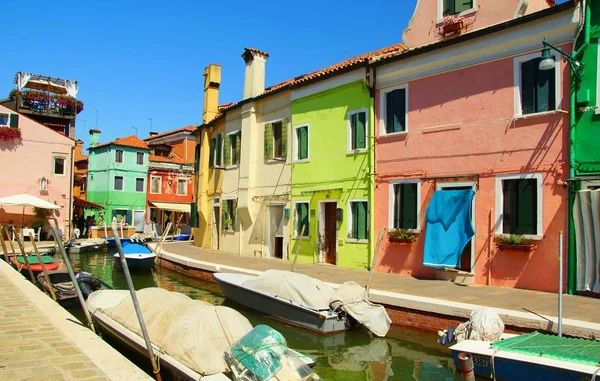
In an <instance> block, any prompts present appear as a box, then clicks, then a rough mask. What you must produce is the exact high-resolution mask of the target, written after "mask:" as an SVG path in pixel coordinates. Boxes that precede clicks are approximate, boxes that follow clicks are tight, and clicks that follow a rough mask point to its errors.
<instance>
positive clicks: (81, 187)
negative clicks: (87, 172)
mask: <svg viewBox="0 0 600 381" xmlns="http://www.w3.org/2000/svg"><path fill="white" fill-rule="evenodd" d="M86 189H87V177H82V178H81V183H80V185H79V191H80V192H81V193H85V190H86Z"/></svg>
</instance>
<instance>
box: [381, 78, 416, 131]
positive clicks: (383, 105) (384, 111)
mask: <svg viewBox="0 0 600 381" xmlns="http://www.w3.org/2000/svg"><path fill="white" fill-rule="evenodd" d="M400 89H404V91H405V94H406V96H405V97H404V108H405V110H406V113H405V114H404V125H405V126H406V128H405V129H404V131H400V132H392V133H389V134H388V133H386V131H385V127H386V122H387V120H386V118H387V102H386V95H387V94H388V93H391V92H392V91H394V90H400ZM408 94H409V92H408V83H403V84H401V85H395V86H391V87H387V88H384V89H381V90H380V91H379V134H380V135H381V136H397V135H406V134H408V114H409V109H408V105H409V101H408V96H409V95H408Z"/></svg>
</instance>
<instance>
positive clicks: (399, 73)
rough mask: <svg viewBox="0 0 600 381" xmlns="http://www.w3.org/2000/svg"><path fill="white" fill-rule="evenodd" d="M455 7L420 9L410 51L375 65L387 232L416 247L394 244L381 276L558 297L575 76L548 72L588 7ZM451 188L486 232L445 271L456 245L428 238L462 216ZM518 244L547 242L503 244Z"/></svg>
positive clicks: (384, 250) (434, 3) (430, 2)
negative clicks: (547, 55) (555, 51)
mask: <svg viewBox="0 0 600 381" xmlns="http://www.w3.org/2000/svg"><path fill="white" fill-rule="evenodd" d="M447 3H448V4H450V3H453V2H451V1H450V2H449V1H445V0H420V1H419V2H418V5H417V9H416V11H415V14H414V16H413V18H412V21H411V23H410V24H409V26H408V29H407V30H406V32H405V33H404V38H405V41H404V42H405V43H406V45H407V46H408V48H409V49H408V50H407V51H405V52H403V53H401V54H393V55H391V56H384V57H381V58H380V59H379V60H375V62H374V64H373V66H374V68H373V74H374V77H375V78H376V81H377V82H376V94H375V114H376V116H375V119H376V120H375V135H376V143H377V144H376V151H375V163H376V165H375V210H374V215H375V217H374V218H375V221H374V223H375V228H376V229H377V231H379V230H380V229H383V228H388V229H405V230H408V231H410V232H413V233H414V235H415V237H416V240H415V241H414V242H413V243H410V244H400V243H396V242H392V240H391V239H384V240H383V241H382V243H381V246H380V251H379V253H378V260H377V264H376V271H380V272H390V273H397V274H403V275H412V276H415V277H422V278H429V279H435V278H438V279H454V280H455V281H457V282H458V281H463V282H468V283H470V282H473V283H477V284H488V285H494V286H504V287H515V288H524V289H532V290H542V291H556V290H557V287H558V280H557V279H558V251H559V245H558V235H559V231H564V232H566V208H567V205H566V189H565V188H564V187H563V182H562V180H563V179H566V178H567V177H568V167H567V164H568V152H569V149H568V126H569V112H568V110H569V69H568V66H567V65H566V64H564V63H562V62H561V60H560V58H559V57H555V58H556V59H555V66H554V68H553V69H551V70H540V68H539V65H538V64H539V61H540V57H541V54H540V50H541V48H542V40H543V39H544V38H546V39H547V40H548V41H550V42H551V43H553V44H555V45H558V46H559V47H560V48H561V49H563V50H564V51H567V52H570V51H571V42H570V41H572V40H573V37H574V36H575V33H576V29H577V27H578V24H577V22H578V10H577V9H576V8H575V6H574V3H572V2H569V3H565V4H561V5H557V6H551V5H553V4H552V3H553V2H547V1H541V2H540V1H529V2H528V3H529V8H528V7H527V6H525V8H524V9H523V8H522V6H523V3H527V2H522V1H516V0H515V1H506V2H498V1H492V0H487V1H486V0H473V1H471V2H465V1H460V2H456V3H457V4H458V3H460V4H461V6H464V4H466V3H469V6H468V7H467V8H468V9H466V8H465V9H462V8H461V9H459V10H458V12H457V13H454V14H453V13H448V10H447V9H445V8H444V7H446V6H448V4H447ZM500 3H502V4H500ZM453 6H454V5H453V4H451V6H450V7H451V8H452V7H453ZM452 9H454V8H452ZM444 16H446V17H447V16H450V18H447V19H446V22H445V24H446V25H450V27H448V28H446V29H447V30H446V29H444ZM453 20H454V21H453ZM457 20H458V21H457ZM454 22H456V23H458V24H459V25H457V26H452V25H453V23H454ZM432 25H433V27H432ZM446 32H447V33H446ZM448 190H455V194H457V195H458V194H461V195H462V194H464V195H465V197H469V198H468V199H465V200H467V201H465V202H464V204H461V205H462V206H461V208H463V209H464V211H465V214H464V215H465V216H467V217H466V218H467V219H468V220H469V222H470V223H471V224H472V227H473V228H474V233H473V235H472V237H471V238H470V234H467V233H468V232H467V233H465V231H464V230H465V229H466V228H465V229H463V230H461V234H462V235H461V237H462V238H461V239H459V245H458V246H457V247H460V248H463V247H464V250H462V252H460V250H458V258H454V259H452V260H446V262H444V259H439V258H438V259H435V256H436V254H438V253H436V250H438V249H440V245H442V246H443V244H445V243H443V242H442V244H440V243H439V239H438V241H437V243H436V245H437V246H433V245H432V244H431V242H432V241H431V236H430V237H429V239H430V241H429V242H430V243H429V249H427V248H426V246H427V244H426V242H427V241H428V234H430V235H432V234H434V232H435V230H434V228H433V227H434V225H435V223H436V221H438V220H439V221H443V220H444V219H445V218H447V217H448V216H449V215H450V214H452V213H453V212H452V207H451V204H450V201H444V202H447V203H448V204H443V202H442V203H441V204H440V200H450V198H449V197H448V194H446V195H444V194H443V192H446V191H448ZM471 190H472V191H474V195H472V194H471V193H470V192H471ZM440 192H442V193H440ZM436 193H437V194H436ZM471 197H472V198H471ZM434 199H435V205H434V206H432V207H430V206H431V205H430V204H431V203H432V200H434ZM452 205H454V204H452ZM456 205H458V204H456ZM444 208H446V209H444ZM457 210H458V209H457ZM426 216H427V218H426ZM436 218H437V219H438V220H436ZM465 226H466V225H465ZM466 230H469V229H466ZM435 234H437V233H435ZM511 234H513V235H514V234H518V235H521V236H524V237H525V238H527V239H529V240H530V241H531V242H532V243H533V244H534V245H535V246H532V247H530V249H529V250H526V249H525V250H526V251H512V250H511V247H505V248H502V247H499V246H498V240H499V238H501V237H506V236H508V235H511ZM436 237H438V236H436ZM442 237H443V236H442ZM438 238H439V237H438ZM469 238H470V239H469ZM450 241H452V240H450V239H449V242H450ZM452 242H454V241H452ZM463 245H464V246H463ZM441 249H444V248H443V247H442V248H441ZM441 249H440V250H441ZM431 255H433V257H434V260H431ZM452 261H454V262H452ZM448 262H450V265H448ZM452 263H454V264H455V265H452Z"/></svg>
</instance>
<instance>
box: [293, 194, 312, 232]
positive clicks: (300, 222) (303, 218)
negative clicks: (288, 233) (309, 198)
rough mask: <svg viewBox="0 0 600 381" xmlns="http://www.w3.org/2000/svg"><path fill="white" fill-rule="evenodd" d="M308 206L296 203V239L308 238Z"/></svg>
mask: <svg viewBox="0 0 600 381" xmlns="http://www.w3.org/2000/svg"><path fill="white" fill-rule="evenodd" d="M308 209H309V204H308V202H297V203H296V210H295V212H296V226H295V227H296V234H295V235H296V237H300V236H302V237H309V236H310V224H309V223H310V221H309V215H308V213H309V211H308Z"/></svg>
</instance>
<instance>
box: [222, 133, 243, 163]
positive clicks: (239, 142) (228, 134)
mask: <svg viewBox="0 0 600 381" xmlns="http://www.w3.org/2000/svg"><path fill="white" fill-rule="evenodd" d="M238 134H239V137H240V139H239V141H238V144H239V145H242V139H241V138H242V134H241V133H240V130H236V131H233V132H228V133H226V134H225V136H229V150H230V152H231V153H230V156H229V159H230V160H231V161H233V146H232V145H231V143H232V142H233V140H232V139H231V137H232V136H235V135H238ZM223 142H225V139H223ZM221 151H223V152H222V153H221V154H224V153H225V147H223V149H221ZM240 156H241V147H240ZM224 157H225V155H223V158H222V159H224ZM241 161H242V158H241V157H240V162H241ZM221 164H225V163H223V160H221ZM239 165H240V164H239V163H238V164H226V165H225V169H234V168H237V167H239Z"/></svg>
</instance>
